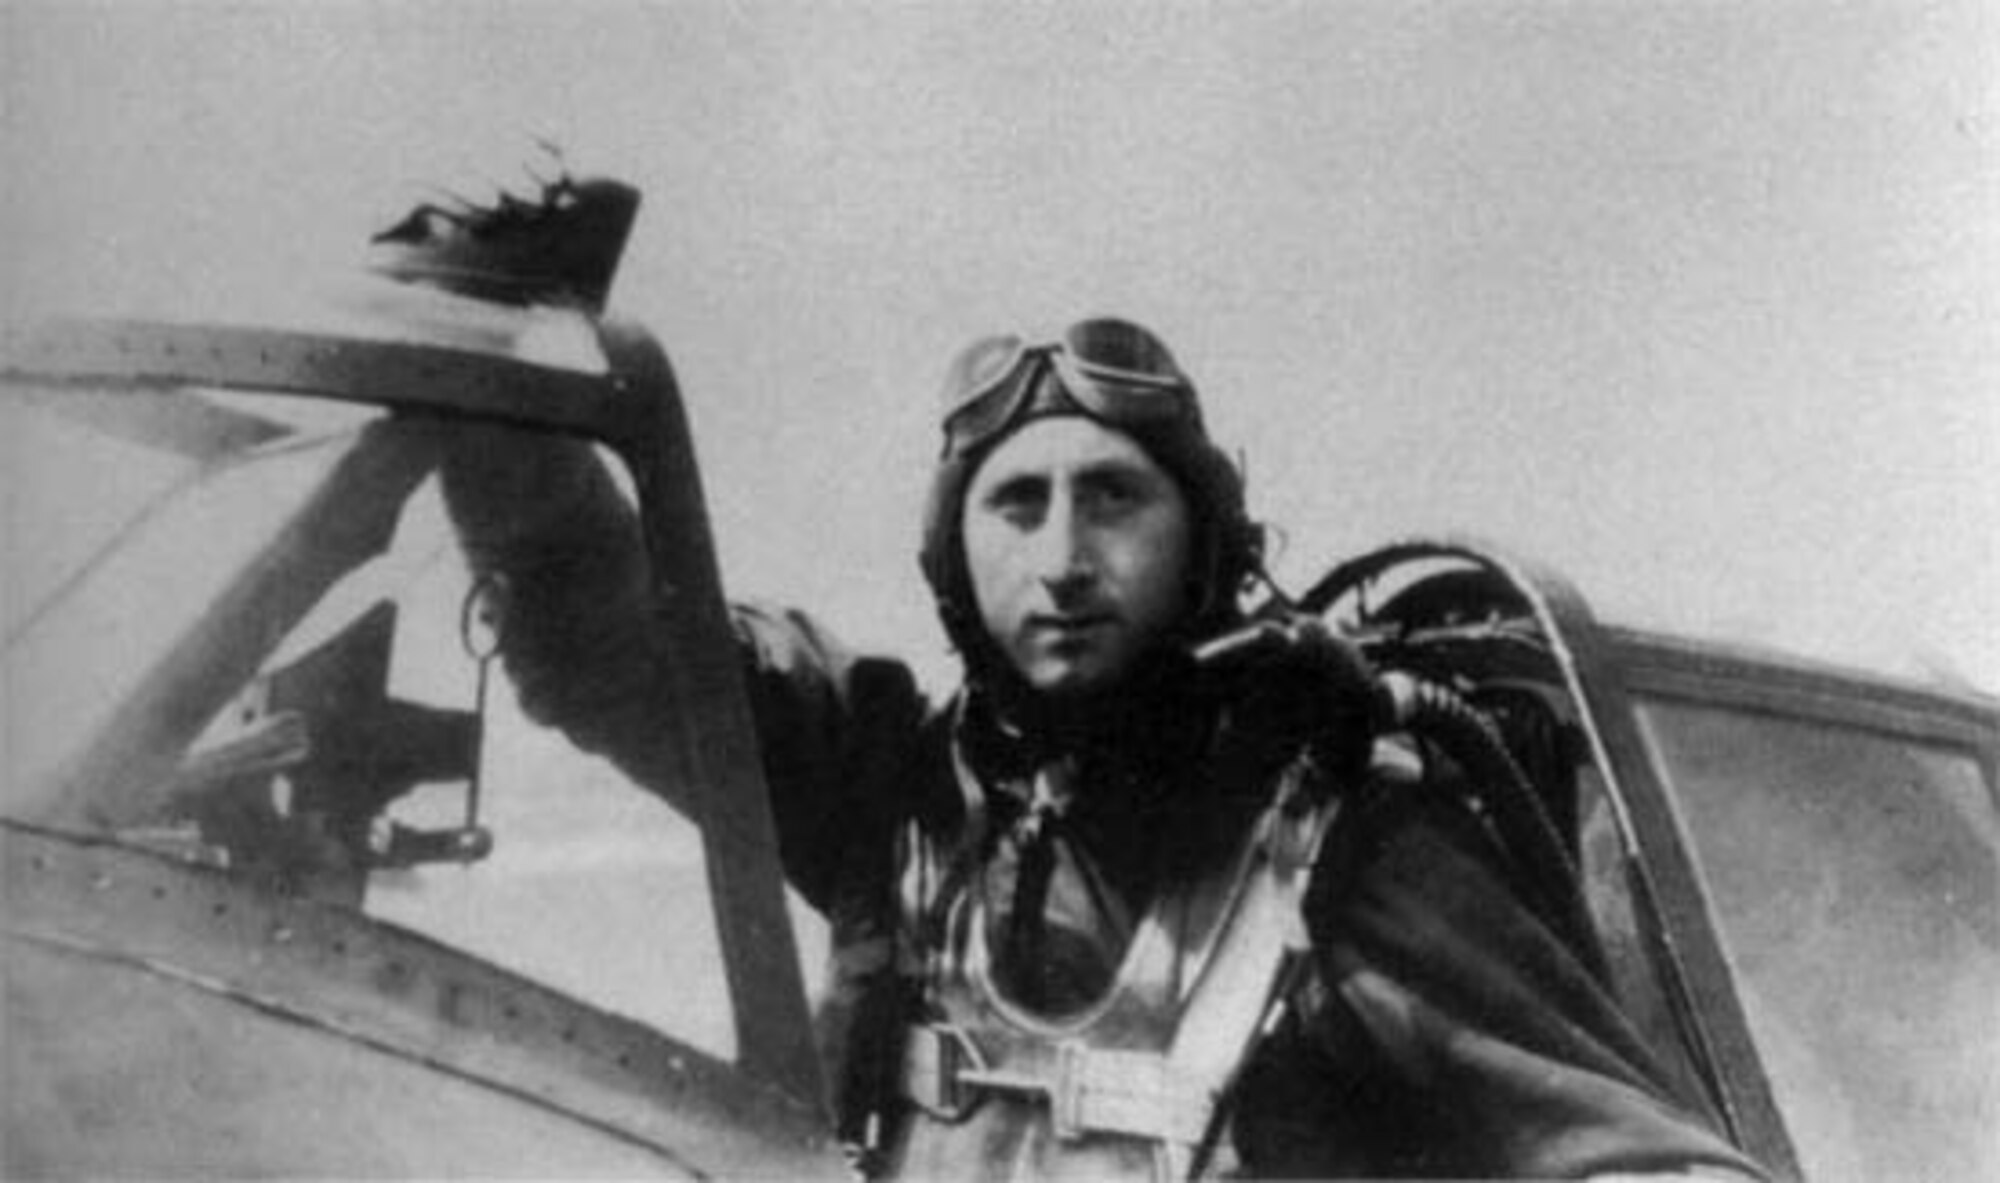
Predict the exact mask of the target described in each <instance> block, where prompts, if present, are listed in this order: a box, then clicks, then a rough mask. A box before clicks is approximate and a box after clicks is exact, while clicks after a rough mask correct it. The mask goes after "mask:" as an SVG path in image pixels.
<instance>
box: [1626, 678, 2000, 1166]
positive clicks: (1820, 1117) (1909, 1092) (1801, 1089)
mask: <svg viewBox="0 0 2000 1183" xmlns="http://www.w3.org/2000/svg"><path fill="white" fill-rule="evenodd" d="M1641 719H1642V722H1643V724H1644V727H1645V730H1646V734H1647V737H1648V740H1649V742H1650V743H1651V745H1652V747H1653V750H1654V753H1655V755H1656V758H1657V759H1658V760H1659V761H1660V763H1661V765H1662V767H1663V769H1664V770H1665V772H1666V773H1667V775H1668V777H1669V778H1670V780H1671V782H1672V785H1673V788H1674V791H1675V795H1676V797H1677V799H1678V800H1679V802H1680V803H1681V807H1682V809H1683V811H1684V814H1683V816H1684V817H1685V819H1686V822H1687V825H1688V828H1689V830H1690V836H1691V838H1692V839H1693V844H1694V848H1695V853H1696V857H1697V861H1698V862H1699V864H1700V867H1701V869H1702V871H1703V873H1704V875H1705V877H1706V880H1707V882H1708V885H1709V889H1710V891H1711V894H1712V898H1713V902H1714V904H1715V907H1716V909H1717V911H1718V913H1719V920H1720V923H1721V926H1722V935H1723V939H1724V943H1725V946H1726V947H1727V950H1728V952H1729V955H1730V959H1731V961H1732V962H1733V964H1734V965H1735V967H1736V969H1737V972H1738V976H1739V981H1740V983H1741V985H1742V987H1743V993H1744V1000H1745V1003H1746V1006H1747V1009H1748V1011H1749V1017H1750V1021H1751V1025H1752V1028H1753V1032H1754V1034H1755V1036H1756V1039H1757V1042H1758V1045H1759V1048H1760V1049H1761V1051H1762V1052H1763V1055H1764V1059H1765V1062H1766V1065H1767V1067H1768V1069H1769V1071H1770V1073H1771V1076H1772V1084H1773V1087H1774V1090H1775V1092H1776V1095H1777V1099H1778V1103H1779V1107H1780V1109H1781V1110H1782V1111H1783V1112H1784V1115H1785V1118H1786V1122H1787V1125H1788V1126H1789V1127H1790V1129H1791V1132H1792V1138H1793V1141H1794V1143H1795V1144H1796V1147H1797V1150H1798V1153H1799V1157H1800V1161H1801V1164H1802V1165H1803V1166H1804V1168H1805V1171H1806V1175H1807V1177H1809V1178H1825V1179H1860V1178H1884V1179H1886V1178H1898V1179H1993V1178H2000V1138H1996V1137H1995V1136H1994V1133H1993V1128H1992V1119H1993V1114H1995V1113H1996V1112H2000V1023H1996V1021H1995V1018H1996V1015H2000V1011H1996V1006H2000V820H1996V816H1997V815H1996V807H1995V793H1994V786H1993V785H1992V784H1991V783H1990V782H1988V781H1987V780H1986V779H1985V775H1984V774H1983V772H1982V770H1981V768H1980V765H1979V762H1978V760H1977V758H1976V756H1975V754H1974V753H1973V752H1971V751H1968V750H1962V749H1954V748H1951V747H1947V746H1944V745H1942V744H1936V743H1932V742H1928V741H1923V740H1918V739H1914V738H1907V737H1899V736H1896V735H1893V734H1890V733H1888V732H1886V731H1874V730H1864V729H1861V728H1859V727H1850V726H1843V725H1837V724H1834V723H1823V722H1807V721H1802V720H1797V719H1791V718H1785V717H1780V716H1775V715H1765V714H1757V713H1750V712H1747V711H1739V710H1734V709H1730V708H1727V707H1723V706H1715V705H1696V704H1691V703H1685V702H1678V701H1667V700H1654V701H1650V702H1647V703H1645V704H1644V705H1643V706H1642V709H1641Z"/></svg>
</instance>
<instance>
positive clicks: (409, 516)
mask: <svg viewBox="0 0 2000 1183" xmlns="http://www.w3.org/2000/svg"><path fill="white" fill-rule="evenodd" d="M0 440H4V441H5V443H4V447H5V460H6V463H5V465H4V468H3V469H0V474H3V475H0V480H4V484H5V487H4V490H3V491H4V505H5V512H6V515H7V519H6V527H7V529H6V535H5V539H6V556H5V557H6V562H5V571H6V578H5V582H4V584H0V590H4V596H0V625H4V650H0V662H4V667H0V672H3V673H4V681H0V685H4V687H5V692H6V697H5V699H4V714H5V732H4V739H5V745H6V746H5V749H4V751H0V770H4V773H5V792H4V806H5V810H6V813H7V815H8V816H9V817H11V818H14V819H17V820H22V821H28V822H33V823H39V824H45V825H55V826H58V827H60V828H67V829H82V830H84V831H87V832H91V833H94V834H99V835H106V836H109V837H112V838H114V839H116V840H118V841H122V842H125V843H128V844H132V845H138V846H144V847H148V848H151V849H155V850H158V851H160V852H162V853H166V854H168V855H171V856H173V857H176V858H181V859H186V860H188V861H191V862H196V863H201V864H205V865H207V866H210V867H213V868H216V869H219V870H221V871H222V872H224V873H227V874H230V875H237V876H243V877H246V878H251V879H255V880H257V881H259V882H261V883H266V884H270V885H272V886H274V887H275V888H277V889H279V890H283V891H286V892H291V893H296V894H298V895H302V896H306V897H309V898H313V899H317V900H320V901H322V902H324V903H327V904H329V905H331V906H337V907H346V908H354V909H358V910H361V911H363V912H366V913H367V914H370V915H372V916H375V917H378V918H381V919H383V920H386V921H390V922H393V923H395V924H398V925H401V926H404V927H408V928H411V929H415V930H417V931H419V932H421V933H424V934H425V935H427V936H431V937H433V938H435V939H437V940H439V941H441V942H443V943H445V944H448V945H451V946H454V947H456V948H458V949H460V950H463V951H464V952H466V953H469V954H471V955H473V956H476V957H479V958H482V959H485V960H488V961H491V962H494V963H496V964H498V965H500V966H502V967H504V968H507V969H510V970H513V971H516V972H518V973H521V974H523V975H525V976H527V977H530V978H533V979H535V980H537V981H539V982H542V983H544V984H546V985H549V986H552V987H555V988H556V989H558V990H561V991H563V992H565V993H568V994H571V995H574V996H575V997H577V998H579V999H581V1000H582V1001H584V1002H586V1003H588V1004H590V1005H593V1006H596V1007H599V1008H602V1009H606V1010H610V1011H613V1012H615V1013H619V1014H623V1015H626V1016H628V1017H631V1018H635V1019H638V1020H640V1021H642V1022H645V1023H647V1024H649V1025H651V1026H653V1027H655V1028H657V1029H659V1030H661V1031H663V1032H665V1033H667V1034H669V1035H672V1036H675V1037H676V1038H678V1039H681V1040H683V1041H684V1042H687V1043H689V1044H692V1045H693V1046H695V1047H697V1048H700V1049H702V1050H704V1051H709V1052H713V1053H715V1054H716V1055H718V1056H719V1057H722V1058H725V1059H726V1058H729V1057H731V1056H733V1055H734V1053H735V1047H734V1041H735V1040H734V1033H733V1032H734V1029H733V1016H732V1010H731V1002H730V995H729V989H728V985H727V981H726V977H725V973H724V969H723V964H724V963H723V958H722V954H721V949H720V946H719V941H718V938H717V933H716V928H715V924H716V919H715V914H714V909H713V906H712V901H711V895H710V891H709V886H708V876H707V872H706V868H705V865H704V861H703V860H704V853H703V842H702V831H701V829H700V826H699V824H698V822H697V819H696V817H695V816H694V814H693V813H692V811H691V810H690V809H688V808H686V807H685V801H686V799H687V792H686V786H685V784H684V782H683V780H682V779H681V773H682V770H683V767H684V761H682V760H680V759H678V758H677V754H676V753H675V752H673V751H671V750H667V749H665V748H663V747H662V746H661V745H663V744H666V743H669V742H671V740H670V737H671V736H672V735H674V734H675V732H674V729H672V728H669V727H661V726H656V725H650V724H657V722H658V721H659V718H660V717H659V716H657V715H654V716H652V717H651V718H649V712H657V711H663V710H666V709H669V708H668V707H667V706H666V705H665V703H664V700H665V698H666V697H667V696H666V695H665V694H664V691H663V690H662V689H661V688H660V683H659V681H658V679H657V677H656V675H657V673H658V661H659V660H660V659H661V655H659V654H657V653H655V652H654V651H653V649H652V648H651V647H650V646H649V644H647V643H646V642H645V640H644V638H637V639H635V637H634V636H632V635H628V634H627V633H621V632H620V631H619V629H620V628H630V627H634V623H633V622H636V621H640V620H642V619H643V611H642V609H643V605H644V602H645V597H646V595H647V590H646V589H647V586H648V584H649V578H648V570H647V561H646V554H645V550H644V548H643V547H642V546H641V545H639V536H638V533H637V526H636V513H635V510H634V507H633V505H632V503H631V498H630V493H629V490H630V488H631V484H632V482H631V481H630V479H629V477H628V476H627V474H625V473H624V472H623V470H622V469H621V468H620V467H619V466H618V464H617V463H616V461H615V460H613V459H612V458H611V457H610V456H609V455H608V453H606V452H604V451H603V450H602V449H598V448H594V447H591V446H589V445H586V444H584V443H581V442H579V441H576V440H573V439H568V438H564V437H561V436H556V435H544V434H537V433H533V432H529V431H525V430H516V429H510V428H503V427H497V426H483V425H474V424H471V423H467V422H465V421H453V420H445V419H439V418H427V417H421V416H396V415H391V414H388V413H386V412H384V411H382V410H380V409H375V408H364V407H358V406H353V405H346V404H336V403H332V402H322V401H317V400H310V399H301V398H296V397H281V396H260V395H254V394H243V393H239V392H230V393H222V392H216V391H201V390H185V389H183V390H173V391H162V390H149V391H133V390H102V391H92V390H84V389H77V388H73V387H64V388H60V389H58V388H37V387H32V386H22V385H8V386H5V387H0ZM530 477H537V478H539V477H547V478H549V479H550V480H552V481H554V482H555V484H553V485H545V484H538V483H536V482H534V481H530V480H529V479H528V478H530ZM565 482H566V483H565ZM551 488H560V489H563V490H566V491H567V493H568V494H570V495H571V496H570V497H569V499H565V498H564V497H561V496H552V495H550V493H549V490H550V489H551ZM572 514H574V515H576V516H571V515H572ZM580 523H581V524H580ZM618 621H623V622H624V623H623V624H622V625H621V624H619V623H616V622H618ZM503 642H504V644H503ZM517 654H518V655H519V656H518V659H517ZM607 655H609V656H608V657H607ZM599 658H603V659H604V660H601V661H600V660H597V659H599ZM639 733H643V734H645V735H647V736H649V737H654V738H652V739H651V741H650V743H651V746H647V744H644V743H641V744H637V745H634V744H629V743H628V744H622V745H610V744H608V743H607V737H616V736H622V735H630V734H639ZM614 746H615V747H616V748H617V750H618V751H619V752H620V753H621V759H619V760H617V761H614V760H613V759H610V758H607V756H606V755H605V754H604V753H605V752H606V751H607V750H608V749H609V748H611V747H614Z"/></svg>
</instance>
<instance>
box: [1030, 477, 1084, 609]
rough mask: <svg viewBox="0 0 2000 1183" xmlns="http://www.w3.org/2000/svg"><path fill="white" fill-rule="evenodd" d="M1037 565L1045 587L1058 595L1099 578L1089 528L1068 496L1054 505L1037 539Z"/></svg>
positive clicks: (1082, 586)
mask: <svg viewBox="0 0 2000 1183" xmlns="http://www.w3.org/2000/svg"><path fill="white" fill-rule="evenodd" d="M1035 541H1036V544H1037V551H1036V565H1037V567H1038V569H1039V577H1040V579H1041V581H1042V584H1043V586H1045V587H1047V588H1048V589H1049V590H1050V591H1051V592H1053V593H1056V594H1058V595H1060V594H1063V593H1066V592H1075V591H1078V590H1081V589H1082V588H1084V587H1087V586H1088V585H1089V584H1090V581H1091V580H1093V579H1095V578H1096V577H1097V562H1096V558H1095V552H1094V551H1093V549H1092V546H1091V540H1090V535H1089V531H1088V529H1087V528H1086V526H1085V523H1084V522H1082V521H1081V520H1080V519H1079V518H1078V516H1077V513H1076V509H1075V506H1074V505H1073V504H1071V503H1070V501H1069V500H1068V499H1067V498H1061V499H1058V500H1057V501H1056V503H1055V504H1054V505H1052V506H1051V507H1050V511H1049V515H1048V517H1047V518H1046V519H1045V520H1044V521H1043V523H1042V529H1041V536H1040V537H1039V538H1037V539H1036V540H1035Z"/></svg>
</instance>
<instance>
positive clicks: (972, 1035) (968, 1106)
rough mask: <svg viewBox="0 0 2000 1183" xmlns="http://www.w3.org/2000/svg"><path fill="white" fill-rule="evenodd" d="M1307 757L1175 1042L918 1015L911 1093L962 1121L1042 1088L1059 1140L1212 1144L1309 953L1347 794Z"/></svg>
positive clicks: (1253, 848)
mask: <svg viewBox="0 0 2000 1183" xmlns="http://www.w3.org/2000/svg"><path fill="white" fill-rule="evenodd" d="M1313 775H1314V774H1313V773H1312V771H1311V770H1310V768H1309V767H1308V766H1304V765H1299V766H1295V767H1294V768H1292V769H1290V770H1288V772H1287V773H1286V775H1285V778H1284V780H1283V782H1282V783H1281V785H1280V787H1279V789H1278V791H1277V793H1276V794H1275V799H1274V800H1273V802H1272V804H1271V805H1270V806H1269V807H1268V809H1267V810H1266V811H1265V813H1264V815H1263V817H1262V818H1261V819H1260V821H1259V822H1258V825H1257V829H1256V831H1255V836H1254V837H1253V839H1252V840H1251V842H1250V843H1249V850H1248V852H1247V853H1248V857H1246V858H1245V859H1244V860H1243V861H1242V863H1241V865H1240V870H1239V872H1238V873H1237V874H1235V875H1233V876H1231V878H1230V879H1229V880H1228V881H1227V882H1226V883H1225V884H1224V887H1225V889H1226V890H1227V891H1228V893H1229V899H1228V902H1227V905H1226V906H1225V907H1224V909H1223V910H1222V917H1221V920H1220V922H1219V925H1218V930H1217V931H1216V932H1215V933H1214V934H1213V935H1212V938H1211V939H1210V940H1208V941H1206V942H1203V944H1204V945H1205V946H1206V947H1205V948H1204V949H1203V950H1202V951H1201V953H1200V956H1199V968H1198V969H1197V971H1196V974H1195V976H1194V978H1193V980H1192V982H1191V983H1190V984H1189V986H1188V987H1187V989H1186V992H1185V993H1184V994H1183V995H1182V1000H1181V1006H1180V1013H1179V1015H1178V1016H1177V1019H1176V1022H1175V1023H1174V1025H1173V1033H1172V1036H1171V1040H1170V1045H1169V1046H1168V1047H1167V1048H1166V1049H1165V1050H1157V1049H1144V1048H1138V1049H1134V1048H1107V1047H1096V1046H1092V1045H1091V1044H1089V1043H1088V1042H1086V1041H1085V1040H1083V1039H1080V1038H1075V1037H1070V1038H1061V1037H1054V1036H1051V1035H1047V1034H1038V1033H1035V1032H1031V1031H1024V1030H1020V1029H1018V1028H1016V1027H1013V1026H1011V1025H1008V1024H1005V1023H1002V1022H993V1023H982V1024H979V1025H978V1026H977V1028H976V1029H975V1028H973V1027H971V1026H968V1025H966V1024H962V1023H950V1022H928V1023H919V1024H915V1025H912V1026H911V1027H910V1028H909V1030H908V1032H907V1038H906V1039H905V1041H904V1049H905V1050H904V1065H903V1073H902V1078H903V1092H904V1094H905V1096H906V1097H907V1098H908V1099H909V1100H910V1101H911V1102H912V1103H913V1104H914V1105H916V1106H917V1107H918V1108H919V1109H921V1110H923V1111H924V1112H925V1113H927V1114H929V1115H930V1116H932V1117H934V1118H937V1119H939V1120H941V1121H945V1122H956V1121H959V1120H961V1119H963V1118H964V1117H966V1116H967V1115H968V1114H970V1113H971V1112H972V1111H973V1110H974V1109H975V1108H977V1107H978V1105H979V1104H980V1102H981V1101H982V1100H983V1099H984V1098H985V1097H986V1096H988V1095H993V1094H999V1095H1007V1096H1014V1097H1022V1098H1039V1099H1040V1100H1041V1101H1042V1103H1044V1104H1046V1105H1047V1107H1048V1113H1049V1118H1050V1123H1051V1125H1052V1127H1053V1129H1054V1132H1055V1134H1056V1136H1057V1137H1058V1138H1060V1139H1066V1140H1067V1139H1075V1138H1079V1137H1082V1136H1083V1135H1086V1134H1093V1133H1107V1134H1121V1135H1126V1136H1132V1137H1139V1138H1145V1139H1149V1140H1152V1141H1155V1142H1158V1143H1161V1144H1165V1145H1173V1146H1180V1147H1184V1148H1188V1149H1190V1150H1193V1151H1194V1154H1193V1156H1192V1159H1191V1161H1192V1160H1195V1159H1199V1158H1200V1157H1202V1156H1203V1155H1204V1154H1205V1152H1206V1149H1207V1147H1209V1146H1210V1145H1212V1142H1213V1139H1214V1137H1215V1135H1216V1134H1217V1133H1218V1132H1219V1129H1220V1126H1221V1119H1222V1118H1223V1116H1224V1106H1225V1103H1226V1101H1227V1099H1228V1096H1229V1093H1230V1091H1231V1089H1232V1088H1233V1086H1234V1084H1235V1082H1236V1077H1237V1075H1238V1074H1239V1072H1240V1071H1241V1070H1242V1068H1243V1066H1244V1064H1245V1063H1246V1061H1247V1060H1248V1058H1249V1055H1250V1052H1251V1050H1252V1049H1253V1048H1254V1047H1255V1045H1256V1043H1257V1041H1258V1040H1259V1039H1261V1038H1262V1037H1263V1035H1264V1034H1265V1033H1266V1032H1267V1031H1268V1030H1269V1029H1270V1028H1271V1026H1272V1025H1273V1024H1274V1023H1275V1022H1276V1019H1277V1017H1278V1015H1279V1013H1280V1012H1281V1011H1282V1008H1283V1007H1284V1005H1285V1003H1286V1001H1287V999H1288V998H1289V997H1290V995H1291V994H1292V993H1293V990H1294V987H1295V986H1296V985H1297V984H1298V982H1299V974H1300V971H1301V970H1302V969H1303V968H1304V967H1305V966H1307V965H1308V964H1309V959H1308V958H1306V957H1305V955H1304V954H1305V951H1306V949H1307V947H1308V946H1307V938H1306V935H1305V932H1304V925H1303V922H1302V920H1301V918H1300V915H1299V905H1300V900H1301V898H1302V897H1303V894H1304V890H1305V885H1306V882H1307V881H1308V879H1309V878H1310V872H1311V868H1312V865H1313V861H1314V859H1315V857H1316V856H1317V852H1318V848H1319V845H1320V842H1321V840H1322V838H1323V837H1324V835H1325V833H1326V831H1327V829H1328V828H1329V826H1330V824H1331V822H1332V820H1333V817H1334V815H1335V813H1336V811H1337V809H1338V801H1337V799H1336V800H1332V801H1325V802H1318V801H1314V800H1311V799H1310V798H1309V795H1308V793H1307V791H1306V782H1307V781H1308V780H1309V779H1310V778H1311V777H1312V776H1313Z"/></svg>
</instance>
